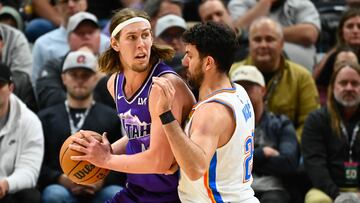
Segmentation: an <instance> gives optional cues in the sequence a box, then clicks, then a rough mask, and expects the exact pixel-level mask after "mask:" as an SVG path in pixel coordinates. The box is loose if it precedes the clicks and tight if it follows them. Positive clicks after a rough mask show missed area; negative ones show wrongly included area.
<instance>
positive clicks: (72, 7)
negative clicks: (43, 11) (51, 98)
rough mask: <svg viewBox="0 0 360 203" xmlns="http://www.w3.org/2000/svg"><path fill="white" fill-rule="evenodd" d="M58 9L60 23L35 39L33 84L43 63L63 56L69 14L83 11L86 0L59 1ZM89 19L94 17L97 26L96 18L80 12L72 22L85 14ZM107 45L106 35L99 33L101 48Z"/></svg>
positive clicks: (78, 20) (65, 49)
mask: <svg viewBox="0 0 360 203" xmlns="http://www.w3.org/2000/svg"><path fill="white" fill-rule="evenodd" d="M58 6H59V10H60V13H61V15H62V20H63V21H62V25H61V26H60V27H59V28H57V29H55V30H53V31H51V32H49V33H46V34H45V35H43V36H41V37H40V38H39V39H37V40H36V42H35V44H34V47H33V49H32V53H33V60H34V63H33V72H32V78H31V79H32V81H33V84H35V81H36V79H37V77H38V74H39V72H40V71H41V69H42V68H43V66H44V65H45V63H46V62H47V61H48V60H53V59H56V58H58V57H61V56H64V55H65V54H66V53H67V52H68V51H69V45H68V43H67V37H68V32H67V30H66V28H67V26H68V21H69V18H70V16H72V15H74V14H76V13H78V12H81V11H85V10H86V9H87V1H86V0H77V1H74V0H70V1H68V2H63V1H60V2H59V4H58ZM90 15H91V17H89V18H90V20H93V21H94V19H95V22H96V26H97V27H99V25H98V24H97V22H98V21H97V19H96V17H95V16H94V15H92V14H85V15H84V14H82V15H79V16H78V17H77V19H76V20H75V19H74V20H73V21H74V22H73V23H74V24H78V23H80V22H81V20H80V19H85V18H86V17H87V16H90ZM82 32H83V35H86V33H88V32H89V31H82ZM108 45H109V39H108V37H106V36H104V35H101V48H102V49H101V50H105V49H106V48H107V47H108Z"/></svg>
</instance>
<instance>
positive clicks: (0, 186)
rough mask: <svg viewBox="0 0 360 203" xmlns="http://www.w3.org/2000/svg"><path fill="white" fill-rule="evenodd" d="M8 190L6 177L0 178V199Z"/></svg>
mask: <svg viewBox="0 0 360 203" xmlns="http://www.w3.org/2000/svg"><path fill="white" fill-rule="evenodd" d="M8 191H9V184H8V182H7V180H6V179H2V180H0V200H1V199H2V198H4V197H5V195H6V194H7V193H8Z"/></svg>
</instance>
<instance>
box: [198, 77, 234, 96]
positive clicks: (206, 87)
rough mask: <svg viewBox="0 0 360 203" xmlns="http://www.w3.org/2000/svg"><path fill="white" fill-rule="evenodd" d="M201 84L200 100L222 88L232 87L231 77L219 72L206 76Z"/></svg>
mask: <svg viewBox="0 0 360 203" xmlns="http://www.w3.org/2000/svg"><path fill="white" fill-rule="evenodd" d="M204 77H205V78H204V81H203V83H202V84H201V86H200V90H199V100H200V101H202V100H203V99H205V98H206V97H207V96H208V95H210V94H211V93H213V92H215V91H218V90H221V89H229V88H232V85H231V82H230V79H229V77H227V75H226V74H217V75H216V76H215V77H212V78H206V76H204Z"/></svg>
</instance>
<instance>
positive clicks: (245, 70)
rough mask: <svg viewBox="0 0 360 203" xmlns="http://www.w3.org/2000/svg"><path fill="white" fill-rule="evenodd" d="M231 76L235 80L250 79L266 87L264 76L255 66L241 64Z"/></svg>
mask: <svg viewBox="0 0 360 203" xmlns="http://www.w3.org/2000/svg"><path fill="white" fill-rule="evenodd" d="M230 78H231V80H232V81H233V82H238V81H250V82H253V83H256V84H258V85H260V86H262V87H265V80H264V76H263V75H262V73H261V72H260V71H259V70H258V69H257V68H256V67H255V66H250V65H242V66H239V67H237V69H236V70H235V71H233V72H232V74H231V75H230Z"/></svg>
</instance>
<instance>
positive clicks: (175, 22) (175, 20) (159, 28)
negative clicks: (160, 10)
mask: <svg viewBox="0 0 360 203" xmlns="http://www.w3.org/2000/svg"><path fill="white" fill-rule="evenodd" d="M171 27H180V28H182V29H184V30H186V22H185V20H184V19H183V18H182V17H180V16H177V15H173V14H169V15H165V16H162V17H161V18H159V19H158V20H157V21H156V25H155V37H159V36H160V35H161V34H162V33H163V32H164V31H165V30H167V29H168V28H171Z"/></svg>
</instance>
